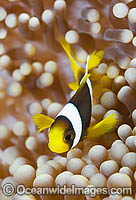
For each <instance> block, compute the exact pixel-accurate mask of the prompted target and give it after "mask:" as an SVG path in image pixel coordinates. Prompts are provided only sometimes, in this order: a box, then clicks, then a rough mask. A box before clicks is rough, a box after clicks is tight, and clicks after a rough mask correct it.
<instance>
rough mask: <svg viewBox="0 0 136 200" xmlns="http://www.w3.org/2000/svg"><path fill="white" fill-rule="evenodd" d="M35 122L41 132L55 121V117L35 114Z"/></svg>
mask: <svg viewBox="0 0 136 200" xmlns="http://www.w3.org/2000/svg"><path fill="white" fill-rule="evenodd" d="M33 122H34V123H35V125H36V126H37V128H38V132H39V133H40V132H41V131H42V130H44V129H46V128H49V127H50V126H51V124H52V123H53V122H54V119H52V118H51V117H48V116H46V115H43V114H35V115H33Z"/></svg>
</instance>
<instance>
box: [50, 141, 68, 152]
mask: <svg viewBox="0 0 136 200" xmlns="http://www.w3.org/2000/svg"><path fill="white" fill-rule="evenodd" d="M48 147H49V149H50V150H51V151H52V152H55V153H64V152H67V151H68V148H67V149H66V148H65V149H64V148H57V147H56V146H54V145H52V144H51V143H48Z"/></svg>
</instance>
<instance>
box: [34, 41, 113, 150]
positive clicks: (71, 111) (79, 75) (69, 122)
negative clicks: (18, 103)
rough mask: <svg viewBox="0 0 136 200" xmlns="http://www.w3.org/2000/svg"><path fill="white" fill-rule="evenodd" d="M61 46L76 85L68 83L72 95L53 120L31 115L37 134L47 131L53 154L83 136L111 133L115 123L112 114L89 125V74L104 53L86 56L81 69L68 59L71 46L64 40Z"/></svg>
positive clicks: (75, 142) (90, 96)
mask: <svg viewBox="0 0 136 200" xmlns="http://www.w3.org/2000/svg"><path fill="white" fill-rule="evenodd" d="M61 45H62V47H63V48H64V50H65V51H66V53H67V55H68V57H69V60H70V63H71V66H72V70H73V73H74V75H75V82H73V83H70V84H69V86H70V88H72V89H73V90H75V94H74V96H73V97H72V98H71V99H70V100H69V102H68V103H67V104H66V105H65V106H64V107H63V109H62V110H61V111H60V112H59V113H58V115H57V116H56V119H55V120H54V119H52V118H50V117H48V116H45V115H43V114H36V115H34V116H33V119H34V123H35V124H36V125H37V127H38V129H39V132H40V131H42V130H44V129H45V128H49V144H48V146H49V148H50V150H51V151H53V152H56V153H64V152H66V151H68V150H69V149H71V148H73V147H75V146H76V145H77V144H78V143H79V142H80V141H82V140H83V139H84V138H85V137H88V138H90V139H92V140H93V139H96V138H97V137H100V136H102V135H104V134H105V133H107V132H110V131H111V130H112V128H113V127H114V126H115V125H116V123H117V118H116V116H115V115H114V114H112V115H110V116H109V117H107V118H106V119H104V120H102V121H101V122H99V123H98V124H96V125H95V126H93V127H91V126H90V120H91V112H92V102H93V93H92V84H91V80H90V78H89V77H90V75H91V74H90V73H89V72H90V70H92V69H93V68H94V67H96V66H97V65H98V64H99V63H100V61H101V59H102V57H103V52H102V51H99V52H98V53H96V52H93V53H92V54H91V55H90V56H88V59H87V64H86V69H85V70H83V69H82V68H81V67H80V66H79V65H78V64H77V63H76V62H75V60H74V59H73V57H72V56H71V54H70V52H71V51H70V46H69V44H68V43H66V41H65V40H64V39H63V40H62V41H61Z"/></svg>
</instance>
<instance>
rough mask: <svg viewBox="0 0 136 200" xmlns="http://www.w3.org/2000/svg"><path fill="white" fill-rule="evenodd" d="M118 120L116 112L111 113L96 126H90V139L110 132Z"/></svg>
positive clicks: (88, 133) (88, 132) (88, 131)
mask: <svg viewBox="0 0 136 200" xmlns="http://www.w3.org/2000/svg"><path fill="white" fill-rule="evenodd" d="M117 122H118V120H117V116H116V115H115V114H111V115H110V116H108V117H106V118H105V119H104V120H102V121H100V122H99V123H98V124H96V125H94V126H92V127H91V126H90V127H89V128H88V130H87V137H88V138H89V139H90V140H94V139H97V138H98V137H101V136H102V135H104V134H106V133H109V132H110V131H112V129H113V128H114V127H115V126H116V124H117Z"/></svg>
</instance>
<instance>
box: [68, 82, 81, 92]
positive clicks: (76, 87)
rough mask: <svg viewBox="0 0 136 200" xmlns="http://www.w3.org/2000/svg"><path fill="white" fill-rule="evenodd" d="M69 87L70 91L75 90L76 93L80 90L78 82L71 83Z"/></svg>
mask: <svg viewBox="0 0 136 200" xmlns="http://www.w3.org/2000/svg"><path fill="white" fill-rule="evenodd" d="M68 86H69V88H70V89H72V90H74V91H75V92H76V91H77V90H78V88H79V84H78V82H72V83H69V84H68Z"/></svg>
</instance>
